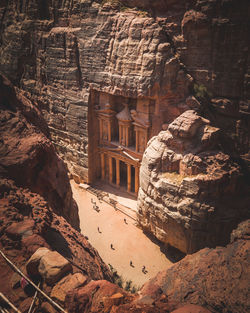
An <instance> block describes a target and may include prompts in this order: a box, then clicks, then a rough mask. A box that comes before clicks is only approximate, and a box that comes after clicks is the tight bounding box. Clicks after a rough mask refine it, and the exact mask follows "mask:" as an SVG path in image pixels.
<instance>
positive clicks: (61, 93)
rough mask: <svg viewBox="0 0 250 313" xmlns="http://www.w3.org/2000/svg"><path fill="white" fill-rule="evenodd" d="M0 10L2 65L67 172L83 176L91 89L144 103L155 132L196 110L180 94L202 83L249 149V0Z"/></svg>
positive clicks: (13, 4)
mask: <svg viewBox="0 0 250 313" xmlns="http://www.w3.org/2000/svg"><path fill="white" fill-rule="evenodd" d="M121 3H122V5H121ZM0 6H1V8H0V21H1V22H0V29H1V38H0V39H1V47H0V68H1V70H2V71H4V72H5V73H6V74H7V75H8V77H9V78H11V80H13V81H14V82H15V83H16V84H19V85H20V86H21V87H22V88H23V89H25V90H28V91H30V92H31V94H32V97H33V98H36V100H38V102H39V103H40V105H42V106H43V109H44V115H45V117H46V119H47V121H48V123H49V127H50V130H51V134H52V139H53V141H54V143H55V145H56V147H57V150H58V151H59V153H60V155H61V156H63V158H64V160H65V161H67V163H68V166H69V169H70V171H71V172H73V173H74V174H75V176H78V177H79V178H81V179H83V180H85V181H88V180H89V179H90V178H89V173H88V168H89V164H88V163H89V158H88V155H89V151H88V149H89V146H88V138H89V137H90V136H91V135H92V134H91V132H92V128H91V127H89V124H88V123H89V122H88V106H89V103H90V102H91V101H92V100H93V99H92V94H93V91H95V92H97V94H98V93H99V92H104V93H107V94H111V95H115V96H123V97H125V98H133V99H135V101H144V100H145V103H148V102H149V101H151V103H153V110H154V115H155V116H154V118H153V119H152V121H151V123H152V125H153V129H154V132H155V133H154V134H157V133H158V131H159V130H161V125H162V124H164V123H167V124H168V123H170V122H171V121H173V119H174V118H176V117H177V116H178V115H179V114H181V113H182V112H183V111H184V110H186V109H188V108H189V105H195V106H197V104H198V105H199V103H197V101H190V98H188V96H189V95H190V94H191V93H192V92H191V91H190V90H189V86H190V84H191V82H192V80H193V78H195V81H196V83H197V85H198V93H199V86H200V85H201V84H204V85H205V86H206V89H205V90H207V91H209V92H210V93H211V96H212V98H214V100H213V102H212V103H213V106H214V110H215V111H216V114H215V115H214V118H215V119H216V120H217V125H220V126H221V124H223V126H224V128H225V129H226V130H227V131H228V134H229V135H230V136H233V134H234V136H235V137H236V138H238V139H237V140H238V141H237V148H238V149H240V150H241V152H242V153H246V152H247V151H248V147H249V135H248V130H249V124H248V120H247V116H248V115H247V113H248V112H249V106H248V102H247V99H249V91H248V90H247V86H248V84H247V79H248V74H247V72H246V68H247V62H248V61H247V60H248V59H247V53H248V50H247V49H248V48H247V45H246V42H247V38H248V30H247V22H246V23H245V22H244V21H245V20H246V21H247V6H248V1H247V0H245V1H244V0H241V1H240V3H237V5H236V4H235V3H234V2H233V1H226V2H225V1H222V0H221V1H198V0H197V1H191V0H190V1H184V0H181V1H175V0H168V1H154V3H152V1H137V0H123V1H120V4H119V1H111V0H110V1H92V0H84V1H77V0H75V1H69V0H66V1H63V2H62V3H61V2H59V1H56V0H52V1H40V0H39V1H38V0H35V1H29V2H26V1H24V0H18V1H16V0H15V1H14V0H10V1H8V2H7V1H6V2H5V1H2V3H1V5H0ZM128 6H129V7H132V8H133V7H138V8H140V9H139V10H138V9H132V10H131V9H129V7H128ZM236 6H237V7H236ZM198 93H197V95H199V94H198ZM203 93H204V92H203ZM201 96H203V94H201ZM116 101H119V98H117V100H116ZM222 103H224V104H225V103H226V105H222ZM218 116H219V118H218ZM90 122H91V120H90Z"/></svg>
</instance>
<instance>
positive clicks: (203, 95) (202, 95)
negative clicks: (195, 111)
mask: <svg viewBox="0 0 250 313" xmlns="http://www.w3.org/2000/svg"><path fill="white" fill-rule="evenodd" d="M194 95H195V97H196V98H197V99H199V100H204V99H207V98H211V96H212V95H211V93H209V92H208V91H207V87H206V86H204V85H202V84H201V85H199V84H194Z"/></svg>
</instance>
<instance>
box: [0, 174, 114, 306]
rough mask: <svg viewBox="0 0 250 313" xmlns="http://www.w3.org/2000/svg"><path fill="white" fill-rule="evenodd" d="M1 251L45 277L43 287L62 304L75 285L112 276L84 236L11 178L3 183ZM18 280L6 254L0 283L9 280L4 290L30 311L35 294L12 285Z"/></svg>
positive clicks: (0, 261) (31, 273) (0, 197)
mask: <svg viewBox="0 0 250 313" xmlns="http://www.w3.org/2000/svg"><path fill="white" fill-rule="evenodd" d="M0 249H1V250H2V251H3V252H4V253H5V254H6V255H7V257H8V258H9V259H10V260H11V261H12V262H14V264H16V265H17V266H18V267H19V268H21V270H23V271H24V273H25V274H26V271H27V274H28V275H29V276H30V277H31V278H34V277H36V276H42V277H43V278H44V284H43V290H44V291H45V292H46V293H47V294H50V292H53V293H52V294H53V297H54V298H56V299H59V301H61V302H63V301H64V298H65V296H66V293H67V292H68V289H69V288H70V286H71V287H72V288H76V287H78V286H81V285H83V284H84V283H85V282H86V281H90V280H91V279H95V280H98V279H107V280H111V279H112V274H111V273H110V271H109V269H108V267H107V266H106V265H105V264H104V263H103V261H102V260H101V258H100V256H99V254H98V252H97V251H96V250H95V249H94V248H93V247H92V246H91V245H90V244H89V242H88V241H87V240H86V238H85V237H84V236H83V235H82V234H80V233H79V232H78V231H77V230H75V229H74V228H73V227H72V226H71V225H70V224H69V223H68V222H67V221H66V220H65V219H64V218H63V217H61V216H58V215H56V214H55V213H54V212H53V210H52V208H51V207H50V206H49V205H48V202H47V201H45V200H44V199H43V198H42V197H41V196H39V195H38V194H36V193H32V192H30V190H29V189H24V188H21V187H16V186H15V184H14V183H13V181H10V180H7V179H1V183H0ZM51 250H54V251H51ZM34 253H35V254H34ZM32 255H33V256H32ZM31 256H32V258H31V259H30V260H29V258H30V257H31ZM66 258H67V259H66ZM28 260H29V262H28V264H27V261H28ZM72 262H73V263H72ZM25 265H26V266H25ZM63 275H67V279H66V278H62V276H63ZM16 276H17V277H16ZM84 277H85V278H84ZM19 280H20V277H19V275H17V274H15V272H14V271H13V270H12V269H11V267H10V266H9V265H8V264H6V262H5V261H4V260H3V259H2V257H1V259H0V281H1V282H3V281H4V282H6V283H5V284H1V286H0V290H1V292H3V293H4V294H5V295H8V298H9V299H10V300H11V301H12V302H13V303H15V305H16V306H17V307H18V308H20V310H21V309H22V311H25V309H24V307H25V305H26V304H27V303H28V306H29V305H30V303H31V301H32V298H31V297H28V296H27V295H26V294H25V293H24V292H23V290H22V289H21V288H20V287H18V288H16V287H15V288H13V286H15V285H16V283H17V282H18V281H19ZM58 280H60V281H58ZM55 284H56V286H57V285H58V286H57V287H55V288H53V289H52V290H51V286H50V285H53V286H54V285H55ZM60 286H61V288H60ZM58 289H60V291H59V290H58ZM26 302H27V303H26Z"/></svg>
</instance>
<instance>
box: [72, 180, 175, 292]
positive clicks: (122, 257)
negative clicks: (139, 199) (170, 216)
mask: <svg viewBox="0 0 250 313" xmlns="http://www.w3.org/2000/svg"><path fill="white" fill-rule="evenodd" d="M71 186H72V191H73V197H74V199H75V200H76V202H77V204H78V208H79V217H80V227H81V231H82V233H83V234H84V235H85V236H87V237H88V238H89V242H90V243H91V244H92V245H93V247H95V248H96V249H97V251H98V252H99V254H100V256H101V257H102V259H103V260H104V262H105V263H106V264H111V265H112V266H113V267H114V268H115V269H116V270H117V272H118V274H119V275H121V276H122V278H123V280H124V281H128V280H131V281H132V283H133V285H134V286H136V287H140V286H141V285H143V284H144V283H145V282H146V281H148V280H149V279H150V278H151V277H153V276H155V275H156V274H157V273H158V272H159V271H162V270H166V269H167V268H168V267H170V266H171V265H172V262H171V261H170V260H169V259H168V258H167V257H166V256H165V254H163V253H162V252H161V250H160V247H159V246H158V245H156V244H155V243H153V242H152V241H151V240H150V239H149V238H148V237H147V236H146V235H145V234H144V233H143V232H142V230H141V229H139V228H138V227H136V224H135V221H134V220H133V219H131V218H129V217H128V216H126V215H124V214H123V213H122V212H120V211H119V210H115V209H114V208H113V207H112V206H111V205H109V204H107V203H106V202H104V201H101V202H100V201H99V200H98V199H97V197H96V196H94V195H93V194H91V193H90V192H88V191H86V190H84V189H82V188H80V187H79V185H77V184H76V183H74V182H73V181H72V182H71ZM91 199H93V200H94V201H96V204H97V205H98V206H99V209H100V212H97V211H96V210H94V209H93V204H92V202H91ZM124 218H125V219H126V223H125V221H124ZM98 227H99V230H98ZM111 244H112V245H113V249H112V248H111ZM130 261H132V264H133V266H130ZM143 266H145V267H146V270H147V273H146V274H144V273H143V272H142V267H143Z"/></svg>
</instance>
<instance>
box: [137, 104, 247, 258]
mask: <svg viewBox="0 0 250 313" xmlns="http://www.w3.org/2000/svg"><path fill="white" fill-rule="evenodd" d="M223 138H224V137H223V135H222V134H221V133H220V130H219V129H218V128H216V127H214V126H212V125H211V124H210V122H209V121H208V120H207V119H204V118H203V117H201V116H200V115H199V114H198V113H197V112H195V111H194V110H188V111H186V112H184V113H183V114H181V115H180V116H179V117H178V118H176V119H175V120H174V121H173V122H172V123H171V124H170V125H169V126H168V129H167V130H166V131H161V132H160V133H159V135H158V136H155V137H153V138H152V139H151V140H150V141H149V143H148V147H147V149H146V151H145V152H144V155H143V159H142V164H141V168H140V189H139V194H138V204H137V207H138V213H137V220H138V223H139V224H140V225H141V227H142V228H143V229H144V230H145V231H148V232H150V233H152V234H153V235H154V236H155V237H156V238H157V239H159V240H160V241H161V242H163V243H165V244H166V245H171V246H173V247H175V248H177V249H179V250H180V251H182V252H184V253H193V252H195V251H197V250H199V249H201V248H203V247H215V246H216V245H218V244H219V245H225V244H227V243H228V242H229V240H230V234H231V231H232V230H233V229H234V228H235V227H236V226H237V224H238V223H239V222H240V221H242V220H244V219H246V218H248V216H249V213H248V209H247V208H248V206H249V202H250V193H249V187H248V185H247V184H246V183H245V180H244V173H245V172H244V168H243V167H241V165H240V164H239V162H236V161H235V159H234V158H233V157H232V156H230V155H229V154H227V153H226V152H224V151H223V149H222V147H221V144H220V143H221V142H222V141H223Z"/></svg>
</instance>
